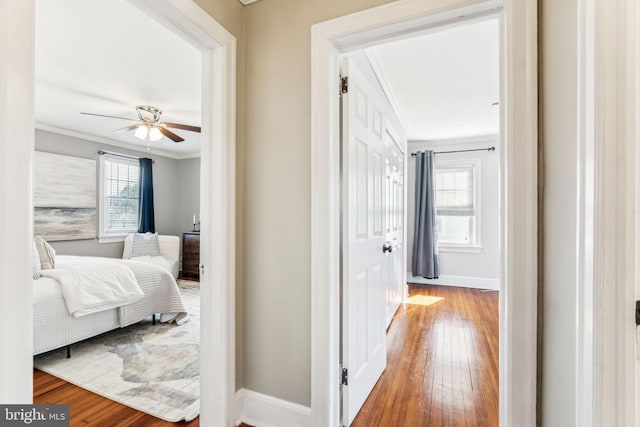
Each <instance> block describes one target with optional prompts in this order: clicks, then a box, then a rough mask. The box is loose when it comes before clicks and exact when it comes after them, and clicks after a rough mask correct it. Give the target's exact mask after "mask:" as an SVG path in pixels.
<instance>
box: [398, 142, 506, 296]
mask: <svg viewBox="0 0 640 427" xmlns="http://www.w3.org/2000/svg"><path fill="white" fill-rule="evenodd" d="M490 146H495V147H496V151H478V152H472V153H455V154H439V155H437V156H436V164H437V162H438V161H442V160H448V159H455V160H464V159H480V161H481V166H480V170H481V174H480V176H479V178H480V183H481V199H480V222H481V229H480V236H481V246H482V248H481V249H480V252H478V253H463V252H453V251H452V250H451V249H446V248H441V249H440V255H439V259H440V278H439V279H425V278H423V277H413V276H412V274H411V263H412V259H413V257H412V248H413V232H414V217H415V215H414V214H415V212H414V209H415V179H416V175H415V173H416V172H415V164H416V163H415V157H411V156H410V155H409V161H408V165H407V169H408V170H407V177H408V180H407V251H408V253H407V272H408V273H407V278H408V279H407V280H408V281H409V283H429V284H436V285H449V286H467V287H473V288H481V289H495V290H498V289H499V288H500V204H499V192H500V188H499V178H500V153H499V139H498V137H497V136H495V137H486V136H482V137H477V138H465V139H457V140H449V141H409V144H408V151H409V153H412V152H414V151H419V150H426V149H432V150H434V151H450V150H468V149H475V148H486V147H490Z"/></svg>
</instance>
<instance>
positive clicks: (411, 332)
mask: <svg viewBox="0 0 640 427" xmlns="http://www.w3.org/2000/svg"><path fill="white" fill-rule="evenodd" d="M409 296H410V297H409V299H408V300H407V302H406V303H405V304H402V305H401V306H400V308H399V309H398V312H397V313H396V316H395V318H394V320H393V322H392V323H391V326H390V327H389V330H388V331H387V368H386V370H385V372H384V373H383V374H382V376H381V377H380V379H379V380H378V383H377V384H376V386H375V387H374V389H373V392H372V393H371V395H369V398H368V399H367V401H366V402H365V404H364V406H363V407H362V409H361V411H360V413H359V414H358V416H357V417H356V419H355V420H354V422H353V423H352V424H351V425H352V427H370V426H380V427H382V426H389V427H402V426H406V427H414V426H421V427H422V426H424V427H427V426H429V427H431V426H482V427H485V426H491V427H493V426H498V402H499V400H498V313H499V309H498V292H495V291H492V292H487V291H481V290H475V289H466V288H455V287H446V286H421V285H410V287H409Z"/></svg>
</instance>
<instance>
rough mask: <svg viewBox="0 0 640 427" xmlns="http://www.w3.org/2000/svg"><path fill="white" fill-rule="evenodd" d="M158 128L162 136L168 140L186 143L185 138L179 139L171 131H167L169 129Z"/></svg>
mask: <svg viewBox="0 0 640 427" xmlns="http://www.w3.org/2000/svg"><path fill="white" fill-rule="evenodd" d="M157 128H158V129H160V132H162V134H163V135H164V136H166V137H167V138H169V139H171V140H173V142H182V141H184V138H181V137H179V136H178V135H176V134H175V133H173V132H171V131H170V130H167V129H165V128H163V127H162V126H158V127H157Z"/></svg>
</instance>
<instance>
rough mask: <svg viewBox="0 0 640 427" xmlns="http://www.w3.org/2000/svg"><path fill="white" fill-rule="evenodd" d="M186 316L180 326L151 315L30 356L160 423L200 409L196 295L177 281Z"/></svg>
mask: <svg viewBox="0 0 640 427" xmlns="http://www.w3.org/2000/svg"><path fill="white" fill-rule="evenodd" d="M179 285H180V290H181V292H182V298H183V300H184V302H185V305H186V307H187V310H188V312H189V316H190V320H189V321H188V322H187V323H185V324H183V325H180V326H177V325H175V324H173V323H171V324H165V323H159V322H156V324H155V325H153V324H152V322H151V318H149V319H147V320H143V321H142V322H139V323H137V324H135V325H132V326H129V327H127V328H122V329H117V330H114V331H111V332H107V333H105V334H102V335H99V336H97V337H94V338H91V339H88V340H85V341H82V342H80V343H78V344H73V345H72V346H71V358H70V359H67V358H66V350H65V349H64V348H63V349H59V350H55V351H52V352H49V353H45V354H43V355H40V356H36V357H35V358H34V361H33V364H34V366H35V367H36V368H37V369H40V370H42V371H45V372H47V373H49V374H51V375H54V376H56V377H59V378H62V379H63V380H65V381H68V382H70V383H72V384H75V385H77V386H80V387H82V388H85V389H87V390H90V391H92V392H94V393H97V394H99V395H101V396H104V397H106V398H108V399H111V400H115V401H117V402H120V403H122V404H124V405H127V406H130V407H132V408H134V409H137V410H139V411H142V412H146V413H147V414H150V415H153V416H154V417H158V418H161V419H163V420H165V421H170V422H178V421H182V420H185V421H191V420H192V419H194V418H196V417H197V416H198V415H199V413H200V367H199V360H200V296H199V287H198V283H197V282H188V281H182V280H180V281H179Z"/></svg>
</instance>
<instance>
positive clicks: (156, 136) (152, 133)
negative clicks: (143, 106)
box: [149, 126, 163, 142]
mask: <svg viewBox="0 0 640 427" xmlns="http://www.w3.org/2000/svg"><path fill="white" fill-rule="evenodd" d="M162 137H163V135H162V132H160V129H158V127H157V126H150V127H149V139H150V140H151V141H154V142H155V141H160V140H161V139H162Z"/></svg>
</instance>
